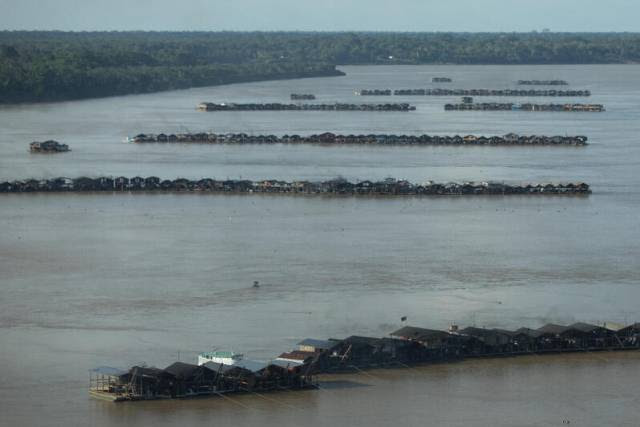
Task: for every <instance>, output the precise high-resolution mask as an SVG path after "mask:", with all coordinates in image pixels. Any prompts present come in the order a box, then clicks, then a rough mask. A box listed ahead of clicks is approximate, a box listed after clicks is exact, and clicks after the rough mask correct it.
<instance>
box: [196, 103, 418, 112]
mask: <svg viewBox="0 0 640 427" xmlns="http://www.w3.org/2000/svg"><path fill="white" fill-rule="evenodd" d="M415 109H416V107H414V106H412V105H409V104H406V103H398V104H344V103H335V104H281V103H269V104H236V103H229V104H215V103H213V102H202V103H200V104H199V105H198V110H200V111H413V110H415Z"/></svg>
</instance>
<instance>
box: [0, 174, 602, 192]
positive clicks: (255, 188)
mask: <svg viewBox="0 0 640 427" xmlns="http://www.w3.org/2000/svg"><path fill="white" fill-rule="evenodd" d="M94 191H98V192H100V191H102V192H107V191H109V192H113V191H117V192H142V191H145V192H146V191H166V192H209V193H244V194H251V193H282V194H340V195H354V196H355V195H364V196H376V195H392V196H422V195H425V196H440V195H442V196H447V195H518V194H520V195H539V194H566V195H570V194H589V193H591V190H590V188H589V185H588V184H586V183H584V182H578V183H546V184H522V185H517V184H505V183H503V182H463V183H456V182H448V183H435V182H432V181H428V182H425V183H422V184H414V183H411V182H409V181H405V180H396V179H393V178H388V179H385V180H384V181H376V182H373V181H360V182H349V181H346V180H344V179H334V180H330V181H322V182H311V181H292V182H287V181H279V180H263V181H250V180H224V181H217V180H214V179H210V178H204V179H199V180H189V179H185V178H178V179H174V180H161V179H160V178H158V177H154V176H152V177H147V178H143V177H139V176H137V177H133V178H127V177H117V178H113V177H99V178H89V177H79V178H75V179H70V178H63V177H59V178H52V179H27V180H21V181H5V182H0V193H33V192H94Z"/></svg>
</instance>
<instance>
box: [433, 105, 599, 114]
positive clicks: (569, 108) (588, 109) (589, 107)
mask: <svg viewBox="0 0 640 427" xmlns="http://www.w3.org/2000/svg"><path fill="white" fill-rule="evenodd" d="M444 109H445V110H446V111H451V110H467V111H468V110H473V111H475V110H482V111H581V112H583V111H584V112H597V113H599V112H602V111H605V109H604V105H602V104H528V103H527V104H512V103H498V102H484V103H462V104H445V106H444Z"/></svg>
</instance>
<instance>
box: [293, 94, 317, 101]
mask: <svg viewBox="0 0 640 427" xmlns="http://www.w3.org/2000/svg"><path fill="white" fill-rule="evenodd" d="M289 97H290V98H291V100H292V101H299V100H304V99H316V96H315V95H314V94H312V93H292V94H291V95H290V96H289Z"/></svg>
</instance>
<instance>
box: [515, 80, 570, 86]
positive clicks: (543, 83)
mask: <svg viewBox="0 0 640 427" xmlns="http://www.w3.org/2000/svg"><path fill="white" fill-rule="evenodd" d="M518 84H519V85H529V86H567V85H568V84H569V83H568V82H566V81H565V80H518Z"/></svg>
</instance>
